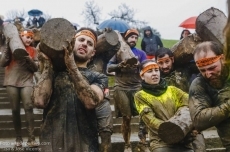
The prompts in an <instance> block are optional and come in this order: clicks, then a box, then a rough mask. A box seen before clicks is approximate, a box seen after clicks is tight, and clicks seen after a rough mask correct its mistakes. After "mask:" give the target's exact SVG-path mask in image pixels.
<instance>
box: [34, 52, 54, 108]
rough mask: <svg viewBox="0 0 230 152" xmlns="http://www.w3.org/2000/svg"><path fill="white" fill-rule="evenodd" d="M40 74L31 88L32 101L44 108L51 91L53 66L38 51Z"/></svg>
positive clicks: (38, 106)
mask: <svg viewBox="0 0 230 152" xmlns="http://www.w3.org/2000/svg"><path fill="white" fill-rule="evenodd" d="M38 56H39V57H38V58H39V65H40V72H41V75H40V76H39V79H38V82H37V84H36V85H35V86H34V88H33V94H32V101H33V103H34V105H35V106H36V107H37V108H42V109H43V108H46V106H47V104H48V103H49V100H50V97H51V95H52V92H53V87H52V82H53V68H52V64H51V61H50V60H49V59H48V57H47V56H45V55H44V54H43V53H39V55H38Z"/></svg>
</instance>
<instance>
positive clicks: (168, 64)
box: [157, 54, 174, 74]
mask: <svg viewBox="0 0 230 152" xmlns="http://www.w3.org/2000/svg"><path fill="white" fill-rule="evenodd" d="M173 62H174V58H173V57H169V55H168V54H165V56H163V57H161V58H159V57H157V64H158V65H159V68H160V71H161V72H162V73H163V74H169V73H170V72H171V71H172V68H173Z"/></svg>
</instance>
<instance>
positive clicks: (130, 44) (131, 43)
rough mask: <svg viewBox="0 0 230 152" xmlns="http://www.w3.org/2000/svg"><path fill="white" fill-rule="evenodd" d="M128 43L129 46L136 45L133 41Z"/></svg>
mask: <svg viewBox="0 0 230 152" xmlns="http://www.w3.org/2000/svg"><path fill="white" fill-rule="evenodd" d="M128 45H129V46H130V47H131V48H134V47H135V46H136V43H135V42H129V43H128Z"/></svg>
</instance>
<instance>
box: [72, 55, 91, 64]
mask: <svg viewBox="0 0 230 152" xmlns="http://www.w3.org/2000/svg"><path fill="white" fill-rule="evenodd" d="M74 60H75V61H77V62H80V63H82V62H87V61H88V60H89V58H88V57H87V56H78V55H75V54H74Z"/></svg>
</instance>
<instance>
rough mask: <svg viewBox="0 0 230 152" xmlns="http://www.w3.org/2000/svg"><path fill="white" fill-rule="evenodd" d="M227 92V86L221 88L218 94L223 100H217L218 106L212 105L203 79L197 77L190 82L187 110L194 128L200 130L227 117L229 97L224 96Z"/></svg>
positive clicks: (229, 106)
mask: <svg viewBox="0 0 230 152" xmlns="http://www.w3.org/2000/svg"><path fill="white" fill-rule="evenodd" d="M229 92H230V90H229V88H225V89H223V90H221V91H220V92H219V94H218V96H222V99H221V100H223V101H219V102H221V104H219V105H218V106H212V103H213V101H212V99H211V98H210V95H209V94H207V92H206V88H205V84H204V81H202V80H200V79H199V78H197V79H195V80H194V81H193V82H192V84H191V86H190V90H189V110H190V114H191V118H192V121H193V123H194V126H195V129H197V130H198V131H202V130H205V129H207V128H209V127H212V126H215V125H217V124H219V123H220V122H221V121H223V120H225V119H227V118H229V113H230V99H229V97H227V96H226V94H229ZM228 96H229V95H228Z"/></svg>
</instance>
